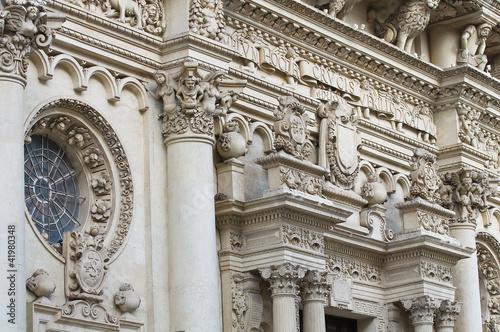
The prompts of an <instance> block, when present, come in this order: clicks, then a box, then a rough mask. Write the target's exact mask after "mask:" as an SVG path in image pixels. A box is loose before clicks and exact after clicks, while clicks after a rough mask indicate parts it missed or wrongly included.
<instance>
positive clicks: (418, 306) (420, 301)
mask: <svg viewBox="0 0 500 332" xmlns="http://www.w3.org/2000/svg"><path fill="white" fill-rule="evenodd" d="M402 303H403V307H404V309H405V310H406V311H409V312H410V322H411V324H412V325H413V326H417V325H431V326H432V324H433V322H434V317H435V316H436V310H438V309H439V306H440V301H439V300H436V299H433V298H431V297H430V296H428V295H425V296H421V297H419V298H416V299H410V300H405V301H402Z"/></svg>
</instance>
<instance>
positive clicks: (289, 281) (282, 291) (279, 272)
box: [261, 263, 306, 296]
mask: <svg viewBox="0 0 500 332" xmlns="http://www.w3.org/2000/svg"><path fill="white" fill-rule="evenodd" d="M305 274H306V270H305V269H304V268H302V267H300V266H299V265H293V264H291V263H284V264H282V265H279V266H275V265H272V266H271V267H270V268H267V269H264V270H262V271H261V276H262V278H264V279H265V280H267V281H268V282H269V283H270V284H271V287H270V288H269V289H270V290H271V295H272V296H275V295H291V296H297V295H298V294H299V285H298V283H299V281H300V280H301V279H302V278H304V276H305Z"/></svg>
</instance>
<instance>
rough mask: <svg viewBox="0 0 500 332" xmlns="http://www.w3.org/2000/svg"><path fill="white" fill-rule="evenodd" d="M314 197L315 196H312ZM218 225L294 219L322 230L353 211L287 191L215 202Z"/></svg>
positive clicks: (323, 200)
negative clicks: (244, 200)
mask: <svg viewBox="0 0 500 332" xmlns="http://www.w3.org/2000/svg"><path fill="white" fill-rule="evenodd" d="M311 197H312V196H311ZM215 210H216V213H215V216H216V218H215V220H216V223H217V226H219V227H223V226H226V225H233V226H236V227H238V226H248V225H253V224H258V223H266V222H271V221H274V220H282V221H293V222H297V223H299V224H301V225H304V226H307V225H309V226H312V227H314V228H319V229H323V230H324V231H326V230H328V229H330V228H331V227H333V225H334V224H336V223H339V222H344V221H345V220H346V219H347V217H348V216H350V215H351V212H348V211H346V210H343V209H340V208H338V207H335V204H333V203H332V202H330V201H328V200H325V199H321V198H316V199H311V198H309V197H306V196H305V195H303V196H299V195H293V194H291V193H284V194H281V195H273V196H271V197H264V198H261V199H257V200H254V201H250V202H240V201H234V200H226V201H221V202H216V203H215Z"/></svg>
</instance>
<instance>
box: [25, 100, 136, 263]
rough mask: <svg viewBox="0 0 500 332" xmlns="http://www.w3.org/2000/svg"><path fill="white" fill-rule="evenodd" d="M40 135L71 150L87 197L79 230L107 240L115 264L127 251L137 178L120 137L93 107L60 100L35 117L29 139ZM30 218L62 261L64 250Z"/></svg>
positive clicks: (60, 146)
mask: <svg viewBox="0 0 500 332" xmlns="http://www.w3.org/2000/svg"><path fill="white" fill-rule="evenodd" d="M34 135H37V136H42V137H46V138H48V139H49V140H51V141H52V142H54V143H55V144H57V145H58V147H59V148H60V149H61V151H64V153H66V152H67V155H68V157H69V159H70V163H71V164H73V166H74V168H75V172H80V173H81V175H78V180H77V182H78V183H79V184H81V185H82V186H83V187H82V190H84V191H85V195H86V196H85V197H83V196H82V199H83V201H84V203H82V204H81V209H82V210H81V211H80V213H79V214H78V216H76V217H75V218H76V219H77V221H78V224H80V226H77V228H78V229H75V230H76V231H78V232H81V233H91V232H92V233H94V234H95V233H97V234H98V235H99V236H102V238H103V245H104V246H105V247H106V248H107V257H106V259H107V261H108V262H109V263H111V262H112V261H113V260H115V259H116V258H117V257H118V255H119V253H120V252H121V251H122V250H123V248H124V243H125V240H126V238H127V235H128V233H129V230H130V224H131V221H132V210H133V184H132V174H131V170H130V166H129V163H128V159H127V156H126V153H125V150H124V147H123V145H122V144H121V142H120V139H119V137H118V135H117V133H116V132H115V131H114V130H113V128H112V127H111V125H110V124H109V123H108V122H107V121H106V119H105V118H104V117H103V116H102V115H101V114H100V113H99V112H98V111H97V110H96V109H95V108H93V107H92V106H90V105H88V104H86V103H84V102H82V101H78V100H74V99H64V98H60V99H56V100H53V101H51V102H48V103H46V104H44V105H43V106H41V107H40V108H39V109H38V110H37V111H36V112H35V114H34V116H33V117H31V119H30V121H29V123H28V125H27V127H26V132H25V140H26V141H27V142H28V143H29V141H30V138H31V137H35V136H34ZM27 149H28V148H27ZM27 151H29V150H27ZM27 217H28V220H29V223H30V225H31V226H32V228H33V229H34V231H35V233H36V234H37V235H38V237H39V239H40V240H41V241H42V243H43V244H44V245H45V247H46V248H48V249H49V250H50V251H51V252H52V254H53V255H54V256H56V257H58V259H60V260H61V261H62V256H61V253H60V252H58V250H59V248H58V246H57V245H54V244H53V243H50V242H49V241H48V236H45V235H43V232H42V233H40V232H39V231H38V230H39V229H40V228H38V229H37V228H36V227H35V224H34V221H33V219H32V214H30V213H29V211H28V212H27ZM80 218H81V219H80ZM39 226H40V225H39Z"/></svg>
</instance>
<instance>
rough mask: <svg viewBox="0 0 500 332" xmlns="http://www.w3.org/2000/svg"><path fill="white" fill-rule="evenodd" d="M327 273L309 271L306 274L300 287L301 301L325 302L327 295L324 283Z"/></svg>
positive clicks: (326, 285) (326, 286) (326, 287)
mask: <svg viewBox="0 0 500 332" xmlns="http://www.w3.org/2000/svg"><path fill="white" fill-rule="evenodd" d="M326 275H327V272H320V271H317V270H311V271H308V272H307V273H306V276H305V277H304V279H303V281H302V283H301V286H302V300H303V301H309V300H321V301H326V297H327V295H328V284H327V283H326Z"/></svg>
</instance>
